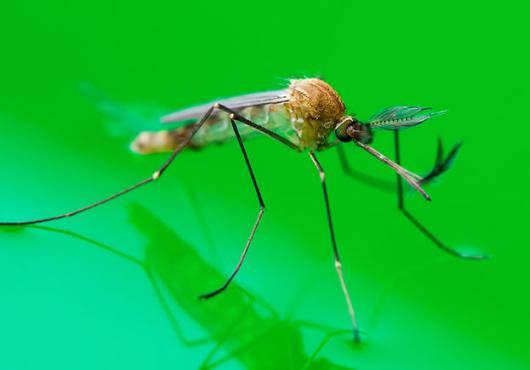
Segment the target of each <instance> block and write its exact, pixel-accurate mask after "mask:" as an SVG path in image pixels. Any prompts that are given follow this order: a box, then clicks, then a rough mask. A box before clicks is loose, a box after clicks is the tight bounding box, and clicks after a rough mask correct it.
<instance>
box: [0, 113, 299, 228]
mask: <svg viewBox="0 0 530 370" xmlns="http://www.w3.org/2000/svg"><path fill="white" fill-rule="evenodd" d="M216 109H219V110H222V111H225V112H228V113H230V114H233V115H234V117H235V119H236V120H238V121H240V122H241V123H243V124H245V125H247V126H250V127H252V128H254V129H256V130H258V131H261V132H263V133H264V134H266V135H268V136H270V137H272V138H273V139H275V140H277V141H279V142H281V143H283V144H285V145H287V146H288V147H290V148H291V149H295V150H298V147H297V146H296V145H294V144H293V143H291V142H290V141H289V140H287V139H285V138H283V137H281V136H279V135H278V134H276V133H274V132H272V131H270V130H268V129H266V128H264V127H261V126H259V125H257V124H255V123H254V122H252V121H250V120H248V119H246V118H244V117H242V116H240V115H239V114H237V113H236V112H234V111H232V110H231V109H230V108H227V107H225V106H222V105H220V104H213V105H212V107H211V108H210V109H208V111H207V112H206V113H205V114H204V116H203V117H202V118H201V119H200V120H199V122H197V123H195V124H194V126H193V129H192V130H190V133H189V135H188V136H187V137H186V138H185V139H184V140H182V142H181V143H180V144H179V145H178V146H177V147H176V148H175V149H174V150H173V153H171V155H170V157H169V158H168V159H167V160H166V162H165V163H164V164H163V165H162V166H161V167H160V168H159V169H158V171H155V172H154V173H153V175H151V176H150V177H148V178H146V179H144V180H142V181H140V182H138V183H136V184H134V185H132V186H130V187H128V188H126V189H124V190H122V191H120V192H118V193H116V194H113V195H111V196H109V197H107V198H105V199H102V200H100V201H97V202H95V203H93V204H90V205H88V206H85V207H82V208H79V209H77V210H75V211H72V212H68V213H64V214H61V215H57V216H52V217H45V218H40V219H36V220H29V221H18V222H0V226H23V225H31V224H38V223H42V222H49V221H55V220H59V219H62V218H67V217H72V216H75V215H78V214H80V213H83V212H85V211H88V210H90V209H92V208H95V207H97V206H100V205H102V204H104V203H107V202H110V201H111V200H114V199H116V198H118V197H120V196H122V195H124V194H127V193H129V192H131V191H133V190H136V189H138V188H140V187H142V186H144V185H146V184H149V183H150V182H153V181H155V180H158V179H159V178H160V177H161V176H162V175H163V174H164V172H165V171H166V170H167V168H168V167H169V166H170V165H171V163H173V161H174V159H175V157H176V156H177V155H178V154H179V153H180V152H181V151H182V150H183V149H184V148H185V147H186V145H188V144H189V143H190V141H191V139H192V138H193V136H194V135H195V134H196V133H197V131H199V129H200V128H201V127H202V125H203V124H204V122H206V120H207V119H208V118H209V117H210V116H211V115H212V113H213V112H214V111H215V110H216Z"/></svg>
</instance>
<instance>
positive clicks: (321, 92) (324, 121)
mask: <svg viewBox="0 0 530 370" xmlns="http://www.w3.org/2000/svg"><path fill="white" fill-rule="evenodd" d="M289 89H290V95H291V100H290V101H289V103H288V104H289V108H290V109H289V110H290V114H291V122H292V123H293V125H294V128H295V129H296V131H297V133H298V136H299V137H300V141H301V143H300V144H301V146H302V147H307V148H318V147H320V146H322V145H324V144H325V143H326V142H327V140H328V138H329V135H330V134H331V133H332V132H333V130H334V129H335V125H336V124H337V123H338V122H340V120H341V119H342V118H343V117H344V113H345V111H346V108H345V106H344V103H343V101H342V99H341V98H340V96H339V94H337V92H336V91H335V90H333V88H332V87H331V86H329V85H328V84H327V83H325V82H324V81H322V80H320V79H317V78H307V79H303V80H291V84H290V86H289Z"/></svg>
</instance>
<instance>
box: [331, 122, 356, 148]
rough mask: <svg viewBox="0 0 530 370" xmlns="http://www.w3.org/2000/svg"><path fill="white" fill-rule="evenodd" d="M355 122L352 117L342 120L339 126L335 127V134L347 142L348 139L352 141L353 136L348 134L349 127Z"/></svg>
mask: <svg viewBox="0 0 530 370" xmlns="http://www.w3.org/2000/svg"><path fill="white" fill-rule="evenodd" d="M352 124H353V121H352V120H351V118H350V119H345V120H343V121H342V122H340V123H339V124H338V125H337V127H336V128H335V135H336V136H337V139H339V140H340V141H342V142H344V143H347V142H348V141H351V140H352V138H351V136H350V135H348V132H347V130H348V127H350V126H351V125H352Z"/></svg>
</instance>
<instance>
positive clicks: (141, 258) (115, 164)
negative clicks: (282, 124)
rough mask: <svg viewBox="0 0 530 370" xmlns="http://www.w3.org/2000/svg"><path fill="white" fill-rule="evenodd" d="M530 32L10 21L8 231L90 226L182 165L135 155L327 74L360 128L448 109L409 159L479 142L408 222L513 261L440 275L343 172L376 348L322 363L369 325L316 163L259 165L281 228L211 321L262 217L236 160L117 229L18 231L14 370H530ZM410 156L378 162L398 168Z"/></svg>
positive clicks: (277, 148) (438, 17)
mask: <svg viewBox="0 0 530 370" xmlns="http://www.w3.org/2000/svg"><path fill="white" fill-rule="evenodd" d="M527 14H528V9H527V8H525V7H524V6H523V3H522V2H521V3H517V2H515V1H506V2H499V3H492V4H488V5H487V3H484V2H478V1H472V2H462V1H460V2H456V1H453V2H439V3H436V2H435V3H427V2H419V1H417V2H415V3H408V4H407V3H403V2H395V3H390V2H389V3H386V4H385V3H374V2H368V1H366V2H357V3H354V2H346V1H343V2H339V1H325V2H316V1H315V2H312V3H307V2H289V3H287V2H284V1H269V2H266V3H255V4H254V3H248V2H238V3H237V4H236V3H235V2H232V3H230V4H223V3H222V2H216V3H215V2H211V3H208V2H206V3H205V2H186V3H183V4H180V3H179V2H167V3H160V2H158V1H154V2H148V3H145V2H141V1H136V2H131V1H110V2H109V1H96V2H90V4H89V5H88V3H87V5H84V3H82V2H81V3H79V2H73V1H72V2H37V1H29V2H3V3H2V5H0V34H1V41H2V43H1V51H2V55H1V57H0V127H1V137H2V145H1V146H0V170H1V173H2V176H1V181H0V201H1V203H2V207H1V211H0V219H2V220H20V219H25V218H32V217H38V216H48V215H50V214H55V213H57V212H62V211H67V210H71V209H74V208H76V207H80V206H83V205H85V204H87V203H88V202H91V201H94V200H97V199H99V198H101V197H103V196H106V195H108V194H110V193H112V192H114V191H117V190H119V189H121V188H122V187H123V186H126V185H129V184H131V183H133V182H134V181H137V180H139V179H141V178H143V177H144V176H147V175H149V174H150V173H152V171H153V170H154V169H155V168H156V166H157V165H158V164H159V163H161V162H162V161H163V160H164V158H165V157H164V156H154V157H141V156H136V155H133V154H132V153H130V152H129V151H128V143H129V142H130V140H132V138H133V137H134V136H135V133H137V132H139V131H140V130H142V129H153V128H156V127H158V124H157V117H158V116H159V115H161V114H162V113H166V112H169V111H171V110H173V109H177V108H181V107H185V106H188V105H192V104H195V103H200V102H203V101H209V100H212V99H215V98H216V97H219V96H231V95H238V94H242V93H248V92H254V91H260V90H267V89H276V88H281V87H282V86H284V83H285V78H290V77H303V76H315V75H318V76H322V77H323V78H324V79H325V80H326V81H328V82H329V83H330V84H331V85H332V86H333V87H334V88H336V89H337V90H338V91H339V92H340V93H341V95H342V96H343V98H344V100H345V102H346V104H347V107H348V109H349V111H350V112H355V113H357V114H358V115H359V117H360V118H367V117H369V116H370V115H371V114H373V113H375V112H376V111H378V110H379V109H381V108H384V107H386V106H391V105H398V104H410V105H425V106H432V107H434V108H438V109H448V111H449V113H448V114H447V115H445V116H443V117H440V118H436V119H433V120H432V121H429V122H428V123H426V124H425V125H422V126H421V127H417V128H414V129H410V130H408V131H407V132H405V133H404V135H403V136H402V147H403V153H402V158H403V163H404V164H405V165H406V166H407V167H408V168H410V169H411V170H414V171H417V172H419V173H425V172H426V171H428V170H429V168H430V166H431V165H432V163H433V161H434V157H435V152H436V141H437V139H438V137H442V138H443V139H444V142H445V143H446V145H447V147H449V145H451V144H454V143H456V142H458V141H460V140H463V141H464V146H463V148H462V152H461V153H460V155H459V157H458V159H457V161H456V163H455V166H454V167H453V168H452V169H451V171H450V172H449V173H447V174H446V175H445V176H444V177H443V178H442V179H441V180H440V181H439V182H438V183H437V184H435V185H434V186H431V187H430V188H429V189H428V190H429V192H430V194H431V195H432V197H433V202H432V203H430V204H429V203H427V202H425V201H423V200H422V199H421V198H420V197H418V196H417V195H416V194H413V193H411V192H409V195H408V197H407V202H408V204H409V208H410V210H411V211H413V212H414V213H415V214H416V215H417V216H418V218H420V219H422V220H423V221H424V223H425V224H426V225H428V226H429V227H430V228H432V230H433V231H435V232H436V233H437V234H438V235H439V236H440V238H441V239H443V240H444V241H446V242H447V243H448V244H450V245H451V246H454V247H457V248H460V249H462V250H474V251H482V252H485V253H488V254H489V255H490V256H491V257H492V258H491V260H489V261H486V262H472V261H461V260H457V259H455V258H454V257H451V256H449V255H446V254H444V253H442V252H440V251H439V250H437V249H436V248H435V247H434V246H433V245H432V244H431V243H430V242H429V241H428V240H427V239H426V238H425V237H424V236H423V235H421V234H420V233H419V231H418V230H416V229H414V227H413V226H412V225H411V224H410V223H409V222H408V221H407V220H406V219H405V218H404V217H403V216H402V215H401V214H400V213H399V212H398V210H397V207H396V196H395V194H393V193H392V192H390V193H388V192H383V191H379V190H377V189H373V188H371V187H369V186H366V185H364V184H362V183H359V182H355V181H354V180H352V179H350V178H349V177H347V176H346V175H345V174H344V173H343V172H342V171H341V167H340V164H339V161H338V157H337V153H336V152H335V151H334V150H330V151H329V152H325V153H322V154H321V155H320V160H321V162H322V164H323V166H324V167H325V169H326V171H327V173H328V181H329V184H328V187H329V191H330V196H331V205H332V207H333V212H334V219H335V222H336V225H335V226H336V232H337V238H338V242H339V247H340V248H341V253H342V256H343V260H344V261H343V262H344V272H345V276H346V280H347V282H348V284H349V286H350V290H351V294H352V299H353V301H354V305H355V307H356V309H357V311H358V316H359V320H360V324H361V328H362V330H363V331H364V338H365V342H364V343H363V344H362V345H360V346H354V345H353V344H352V342H351V337H350V336H349V335H337V336H333V337H331V340H330V341H329V342H327V343H323V345H322V346H321V351H320V352H318V354H316V356H315V358H314V361H313V360H312V359H311V358H310V357H311V355H312V354H313V353H314V351H315V349H317V348H318V347H319V345H320V344H321V342H322V340H323V339H325V338H326V335H327V334H328V333H331V332H332V331H334V330H342V329H348V322H349V321H348V316H347V312H346V308H345V305H344V302H343V297H342V295H341V291H340V286H339V283H338V281H337V278H336V274H335V271H334V268H333V263H332V253H331V246H330V242H329V235H328V230H327V226H326V221H325V213H324V204H323V201H322V194H321V189H320V184H319V178H318V175H317V173H316V171H315V169H314V167H313V165H312V164H311V162H310V160H309V158H308V157H307V156H306V155H301V154H296V153H292V152H290V151H289V150H288V149H287V148H284V147H283V146H281V145H280V144H277V143H275V142H271V141H270V140H267V139H265V138H263V139H259V140H253V141H250V142H248V146H247V149H248V152H249V155H250V157H251V159H252V161H253V164H254V167H255V171H256V175H257V177H258V180H259V181H260V184H261V188H262V192H263V196H264V199H265V202H266V204H267V207H268V208H267V212H266V215H265V217H264V219H263V224H262V226H261V228H260V230H259V231H258V233H257V235H256V238H255V243H254V245H253V246H252V249H251V252H250V253H249V256H248V260H247V263H246V264H245V265H244V267H243V269H242V271H241V273H240V275H239V276H238V278H237V280H236V284H234V286H233V287H232V288H231V289H230V290H229V291H228V292H227V293H226V294H225V295H224V296H220V297H218V298H216V299H214V300H211V301H208V302H199V301H198V300H197V295H199V294H200V293H204V292H207V291H210V290H211V289H213V288H215V287H217V286H218V285H219V284H221V283H222V282H223V281H224V280H223V279H224V278H225V277H226V276H227V275H228V274H229V273H230V271H231V269H232V268H233V266H234V264H235V262H236V261H237V259H238V257H239V253H240V251H241V249H242V247H243V245H244V242H245V241H246V238H247V235H248V232H249V231H250V227H251V223H252V222H253V220H254V217H255V214H256V212H257V202H256V199H255V196H254V193H253V190H252V189H251V187H250V186H251V183H250V179H249V177H248V174H247V172H246V170H245V165H244V162H243V160H242V158H241V155H240V152H239V151H238V150H239V149H238V147H237V145H235V143H231V144H228V145H225V146H221V147H213V148H208V149H206V150H204V151H201V152H196V153H192V152H190V153H184V154H183V155H182V156H181V157H180V158H179V159H178V161H177V162H176V163H175V165H174V167H173V168H172V169H171V171H170V172H169V173H168V175H167V177H165V178H164V179H163V180H162V181H160V182H159V183H156V184H152V185H150V186H149V187H147V188H144V189H142V190H139V191H138V192H135V193H133V194H130V195H128V196H127V197H125V198H122V199H120V200H118V201H115V202H113V203H111V204H109V205H107V206H104V207H101V208H99V209H97V210H94V211H92V212H89V213H86V214H84V215H81V216H79V217H76V218H72V219H69V220H63V221H58V222H55V223H53V224H51V223H50V224H48V225H45V226H46V228H35V227H32V228H17V229H5V228H3V229H1V230H0V293H1V301H0V368H1V369H5V370H22V369H57V370H58V369H195V368H198V367H199V366H200V364H202V363H210V364H211V365H212V366H213V365H215V364H216V363H218V364H219V366H218V367H217V368H219V369H300V368H302V367H303V366H304V364H308V366H309V368H315V369H339V368H347V369H474V368H477V369H501V368H502V369H527V368H529V367H530V352H529V351H528V348H529V344H530V343H529V339H530V334H529V333H530V323H529V319H528V313H529V310H530V299H529V296H528V286H529V283H530V274H529V272H528V270H529V269H528V263H529V262H528V259H529V257H530V249H529V248H528V247H529V245H530V243H529V241H530V240H529V239H530V237H529V234H528V227H527V225H528V211H529V200H528V197H527V189H528V171H527V170H528V165H527V161H528V158H529V149H528V134H529V133H530V125H529V124H528V122H527V117H526V116H527V113H526V111H527V110H528V109H527V107H528V101H529V98H530V96H529V95H530V94H529V88H528V86H529V82H530V79H529V77H528V65H529V60H528V47H527V44H528V36H529V35H528V26H527V23H528V20H527ZM391 139H392V135H391V133H384V132H382V133H379V135H378V136H377V137H376V141H375V143H374V146H375V147H376V148H378V149H379V150H381V151H383V152H385V153H387V154H389V155H390V154H391V150H392V145H391V144H392V142H391ZM346 149H347V151H348V155H349V157H350V161H351V162H352V164H355V166H356V168H359V169H362V170H363V171H366V172H368V173H372V174H374V175H377V176H379V177H381V178H383V179H387V180H389V181H392V180H394V175H393V174H392V173H391V171H389V170H388V169H386V168H384V167H383V166H382V165H381V164H380V163H378V162H377V161H375V160H374V159H372V158H370V157H369V156H368V155H367V154H366V153H363V152H360V151H359V150H355V149H354V148H349V147H347V148H346ZM48 227H49V228H53V229H48ZM57 229H60V230H63V231H62V232H61V231H59V230H57ZM301 321H305V322H309V323H312V324H313V325H317V326H318V325H320V326H324V327H329V329H323V330H321V329H316V328H311V327H308V326H307V325H302V324H301V323H300V322H301ZM234 323H239V325H236V326H234ZM202 339H205V340H206V341H201V340H202ZM197 340H198V341H199V342H197ZM341 366H342V367H341Z"/></svg>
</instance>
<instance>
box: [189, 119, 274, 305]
mask: <svg viewBox="0 0 530 370" xmlns="http://www.w3.org/2000/svg"><path fill="white" fill-rule="evenodd" d="M234 118H235V114H234V113H231V114H230V121H231V123H232V129H233V130H234V134H235V135H236V138H237V142H238V143H239V147H240V148H241V152H242V153H243V157H244V158H245V162H246V164H247V168H248V172H249V174H250V178H251V179H252V184H253V185H254V190H255V191H256V196H257V197H258V202H259V213H258V217H257V218H256V221H255V222H254V226H253V227H252V231H251V232H250V236H249V238H248V240H247V244H246V245H245V248H244V249H243V253H242V254H241V257H240V258H239V262H238V263H237V265H236V268H235V269H234V271H233V272H232V274H231V275H230V277H229V278H228V280H227V281H226V282H225V283H224V285H223V286H221V287H220V288H218V289H216V290H214V291H213V292H210V293H207V294H203V295H201V296H200V297H199V298H200V299H207V298H211V297H213V296H215V295H217V294H219V293H221V292H222V291H223V290H225V289H226V288H227V287H228V285H230V282H231V281H232V280H233V279H234V277H235V276H236V274H237V273H238V271H239V269H240V268H241V265H242V264H243V261H244V260H245V257H246V255H247V252H248V248H249V247H250V243H251V242H252V239H253V238H254V234H255V233H256V230H257V228H258V225H259V222H260V221H261V217H262V216H263V212H264V211H265V203H264V202H263V198H262V197H261V192H260V190H259V186H258V182H257V181H256V177H255V176H254V171H253V170H252V165H251V164H250V160H249V159H248V155H247V151H246V150H245V145H244V144H243V139H241V135H240V134H239V130H238V129H237V126H236V123H235V122H234ZM238 120H239V119H238Z"/></svg>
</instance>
